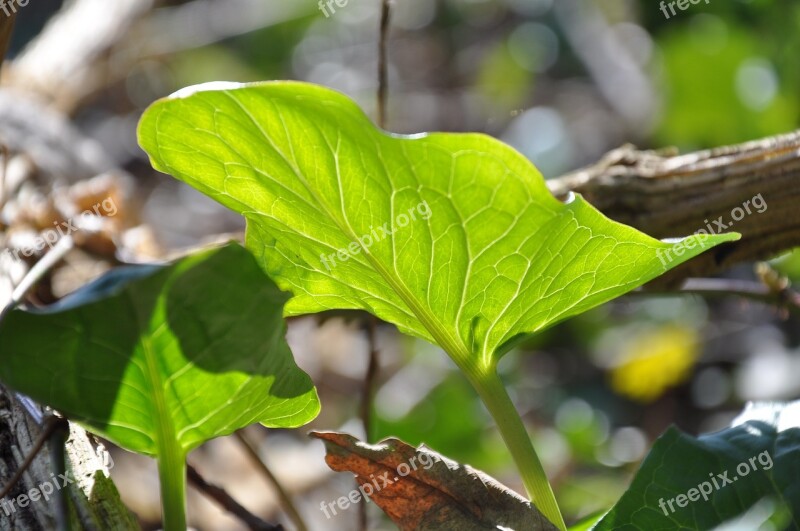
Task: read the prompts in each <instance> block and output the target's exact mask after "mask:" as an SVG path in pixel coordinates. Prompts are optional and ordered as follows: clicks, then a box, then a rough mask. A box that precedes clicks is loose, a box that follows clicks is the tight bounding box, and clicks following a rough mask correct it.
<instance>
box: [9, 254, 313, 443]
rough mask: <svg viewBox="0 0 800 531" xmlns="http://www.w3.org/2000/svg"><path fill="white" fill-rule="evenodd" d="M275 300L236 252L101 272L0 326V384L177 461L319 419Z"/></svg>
mask: <svg viewBox="0 0 800 531" xmlns="http://www.w3.org/2000/svg"><path fill="white" fill-rule="evenodd" d="M287 298H288V295H286V294H284V293H282V292H281V291H280V290H279V289H278V288H277V287H276V286H275V285H274V284H273V283H272V282H271V281H270V280H269V279H268V278H267V277H266V276H265V275H264V274H263V273H262V272H261V269H260V268H259V266H258V265H257V263H256V261H255V260H254V258H253V257H252V256H251V255H250V254H249V253H248V252H247V251H246V250H245V249H243V248H242V247H241V246H239V245H237V244H231V245H228V246H226V247H222V248H218V249H214V250H210V251H205V252H202V253H199V254H197V255H194V256H190V257H188V258H184V259H182V260H180V261H178V262H176V263H174V264H172V265H170V266H166V267H161V266H136V267H126V268H120V269H117V270H114V271H112V272H110V273H109V274H107V275H105V276H104V277H102V278H100V279H99V280H97V281H96V282H94V283H92V284H90V285H89V286H87V287H85V288H84V289H81V290H79V291H78V292H76V293H74V294H72V295H71V296H69V297H67V298H65V299H63V300H62V301H61V302H59V303H58V304H55V305H53V306H51V307H49V308H46V309H44V310H29V311H22V310H17V311H14V312H12V313H11V314H9V315H8V316H7V318H6V319H5V320H4V321H3V322H2V323H0V345H2V347H0V360H2V363H0V379H1V380H2V381H3V382H5V383H7V384H8V385H9V386H11V387H13V388H14V389H16V390H17V391H20V392H22V393H25V394H27V395H29V396H31V397H33V398H34V399H36V400H38V401H40V402H42V403H44V404H47V405H49V406H51V407H53V408H55V409H57V410H59V411H61V412H63V413H64V414H66V415H67V416H68V417H69V418H71V419H72V420H75V421H78V422H79V423H81V424H82V425H84V426H85V427H86V428H88V429H89V430H91V431H93V432H95V433H98V434H100V435H102V436H103V437H106V438H107V439H109V440H111V441H113V442H114V443H116V444H118V445H120V446H122V447H124V448H127V449H129V450H132V451H135V452H139V453H142V454H146V455H151V456H159V454H160V453H161V452H162V450H163V446H164V445H167V446H173V445H174V447H176V448H177V449H178V450H179V452H180V453H182V454H183V455H184V456H185V455H186V453H187V452H188V451H189V450H191V449H192V448H194V447H196V446H198V445H200V444H202V443H203V442H204V441H206V440H208V439H211V438H213V437H218V436H221V435H226V434H229V433H232V432H233V431H235V430H237V429H240V428H242V427H244V426H247V425H249V424H252V423H255V422H261V423H262V424H264V425H267V426H272V427H296V426H300V425H303V424H305V423H307V422H309V421H310V420H312V419H313V418H314V417H315V416H316V415H317V413H318V412H319V401H318V399H317V394H316V390H315V389H314V386H313V385H312V383H311V380H310V379H309V377H308V375H306V374H305V373H304V372H303V371H301V370H300V369H299V368H298V367H297V366H296V365H295V363H294V360H293V358H292V354H291V351H290V350H289V346H288V344H287V343H286V341H285V338H284V335H285V331H286V326H285V323H284V321H283V319H282V312H283V304H284V303H285V301H286V299H287Z"/></svg>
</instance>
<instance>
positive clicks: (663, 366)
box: [611, 325, 699, 402]
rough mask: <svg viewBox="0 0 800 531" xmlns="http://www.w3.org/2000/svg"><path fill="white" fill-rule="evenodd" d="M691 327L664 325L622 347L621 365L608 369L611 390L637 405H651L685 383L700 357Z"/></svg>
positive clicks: (696, 336) (638, 335)
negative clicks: (639, 403) (609, 370)
mask: <svg viewBox="0 0 800 531" xmlns="http://www.w3.org/2000/svg"><path fill="white" fill-rule="evenodd" d="M698 350H699V347H698V335H697V331H696V330H694V329H693V328H689V327H685V326H678V325H666V326H661V327H659V328H656V329H650V330H647V331H646V332H643V333H640V334H637V335H636V336H635V337H633V338H632V339H631V340H630V341H628V342H627V343H626V344H624V345H623V347H622V352H621V355H620V360H621V361H620V363H619V364H618V365H617V366H616V367H614V368H613V369H612V370H611V387H612V388H613V389H614V391H616V392H617V393H619V394H621V395H623V396H627V397H629V398H631V399H633V400H637V401H639V402H652V401H653V400H655V399H656V398H658V397H659V396H661V395H662V393H664V391H665V390H667V389H668V388H670V387H674V386H676V385H678V384H680V383H682V382H684V381H685V380H686V379H687V378H688V377H689V376H690V375H691V373H692V367H693V366H694V363H695V361H696V360H697V357H698V355H699V353H698Z"/></svg>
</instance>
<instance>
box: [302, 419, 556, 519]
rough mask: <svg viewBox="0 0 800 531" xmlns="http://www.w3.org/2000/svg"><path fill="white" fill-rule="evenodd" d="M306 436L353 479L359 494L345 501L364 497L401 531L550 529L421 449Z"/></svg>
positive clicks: (515, 499) (511, 497)
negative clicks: (321, 444) (317, 443)
mask: <svg viewBox="0 0 800 531" xmlns="http://www.w3.org/2000/svg"><path fill="white" fill-rule="evenodd" d="M311 435H312V437H316V438H317V439H321V440H322V441H323V442H324V443H325V447H326V450H327V455H326V457H325V461H326V462H327V463H328V466H330V467H331V468H332V469H333V470H336V471H338V472H345V471H347V472H352V473H353V474H355V476H356V481H357V482H358V484H359V485H360V489H359V490H360V492H358V491H356V493H357V494H356V495H353V496H352V497H351V498H349V501H350V502H352V503H355V502H353V499H355V500H358V499H359V498H360V497H361V496H363V495H367V496H369V497H370V498H371V500H372V501H374V502H375V503H376V504H377V505H378V506H379V507H380V508H381V509H382V510H383V512H385V513H386V514H387V515H388V516H389V518H391V519H392V521H394V523H396V524H397V525H398V526H399V527H400V529H402V530H403V531H410V530H430V531H434V530H453V529H458V530H472V529H475V530H478V529H480V530H486V529H504V530H517V531H522V530H525V531H532V530H547V531H550V530H555V529H556V527H555V526H554V525H553V524H551V523H550V522H549V521H548V520H547V519H546V518H545V517H544V516H543V515H542V514H541V513H540V512H539V511H538V510H537V509H536V507H534V506H533V505H531V503H530V502H529V501H528V500H526V499H524V498H523V497H521V496H520V495H519V494H517V493H515V492H514V491H512V490H511V489H509V488H508V487H506V486H504V485H502V484H501V483H500V482H498V481H497V480H495V479H493V478H492V477H490V476H489V475H487V474H485V473H483V472H481V471H479V470H476V469H474V468H472V467H470V466H469V465H462V464H459V463H456V462H455V461H452V460H451V459H448V458H446V457H444V456H442V455H441V454H439V453H437V452H434V451H433V450H431V449H429V448H427V447H425V446H420V447H419V448H414V447H413V446H409V445H408V444H406V443H404V442H402V441H400V440H398V439H394V438H389V439H385V440H384V441H382V442H381V443H380V444H377V445H369V444H366V443H363V442H360V441H359V440H357V439H356V438H354V437H352V436H351V435H348V434H345V433H336V432H313V433H312V434H311ZM352 494H353V493H351V495H352ZM340 499H341V498H340Z"/></svg>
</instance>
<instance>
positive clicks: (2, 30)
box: [0, 11, 17, 64]
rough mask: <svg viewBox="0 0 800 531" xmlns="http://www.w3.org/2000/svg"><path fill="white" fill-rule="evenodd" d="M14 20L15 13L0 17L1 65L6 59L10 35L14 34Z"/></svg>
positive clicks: (15, 17) (15, 18)
mask: <svg viewBox="0 0 800 531" xmlns="http://www.w3.org/2000/svg"><path fill="white" fill-rule="evenodd" d="M4 14H5V13H4ZM16 20H17V12H16V11H14V12H13V13H9V14H8V15H6V16H0V64H2V62H3V59H5V57H6V52H7V51H8V45H9V43H10V42H11V34H12V33H13V32H14V22H15V21H16Z"/></svg>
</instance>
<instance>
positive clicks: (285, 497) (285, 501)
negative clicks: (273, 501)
mask: <svg viewBox="0 0 800 531" xmlns="http://www.w3.org/2000/svg"><path fill="white" fill-rule="evenodd" d="M233 435H234V436H235V437H236V438H237V439H239V442H240V443H241V444H242V448H244V451H245V453H246V454H247V455H248V457H250V459H251V460H252V461H253V464H254V465H256V468H257V469H258V470H259V471H261V473H262V474H264V477H265V478H267V481H269V483H270V484H271V485H272V488H274V489H275V492H276V493H277V494H278V498H280V500H281V505H283V508H284V510H285V511H286V513H287V514H288V516H289V519H290V520H291V521H292V523H293V524H294V525H295V527H297V531H308V527H307V526H306V523H305V521H304V520H303V517H302V516H300V511H298V510H297V507H295V505H294V502H293V501H292V497H291V496H289V493H288V492H286V490H285V489H284V488H283V485H281V483H280V481H278V478H276V477H275V474H273V473H272V470H270V469H269V467H268V466H267V464H266V463H265V462H264V461H262V460H261V456H259V455H258V451H257V450H256V449H255V446H254V445H253V443H251V442H250V440H249V439H248V438H247V437H246V436H245V435H244V433H242V432H241V431H237V432H235V433H234V434H233Z"/></svg>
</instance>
